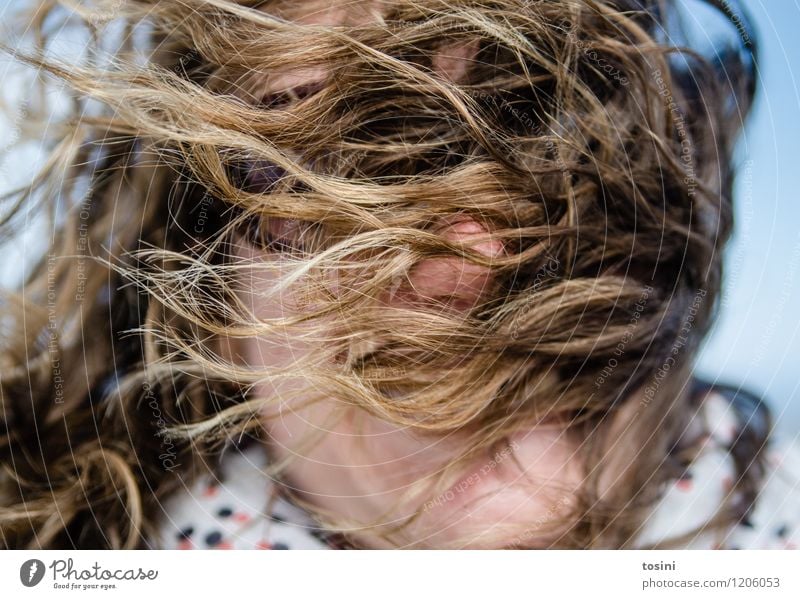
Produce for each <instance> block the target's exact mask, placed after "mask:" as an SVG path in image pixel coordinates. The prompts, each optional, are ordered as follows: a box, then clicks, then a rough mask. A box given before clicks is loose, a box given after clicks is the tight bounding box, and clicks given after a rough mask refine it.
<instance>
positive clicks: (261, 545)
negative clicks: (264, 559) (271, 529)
mask: <svg viewBox="0 0 800 599" xmlns="http://www.w3.org/2000/svg"><path fill="white" fill-rule="evenodd" d="M256 549H272V545H271V544H270V543H268V542H267V541H259V542H258V543H256Z"/></svg>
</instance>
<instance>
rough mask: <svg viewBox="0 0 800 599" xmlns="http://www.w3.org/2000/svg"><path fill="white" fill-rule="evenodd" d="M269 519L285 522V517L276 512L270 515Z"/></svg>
mask: <svg viewBox="0 0 800 599" xmlns="http://www.w3.org/2000/svg"><path fill="white" fill-rule="evenodd" d="M270 520H272V521H273V522H286V518H284V517H283V516H279V515H278V514H272V515H271V516H270Z"/></svg>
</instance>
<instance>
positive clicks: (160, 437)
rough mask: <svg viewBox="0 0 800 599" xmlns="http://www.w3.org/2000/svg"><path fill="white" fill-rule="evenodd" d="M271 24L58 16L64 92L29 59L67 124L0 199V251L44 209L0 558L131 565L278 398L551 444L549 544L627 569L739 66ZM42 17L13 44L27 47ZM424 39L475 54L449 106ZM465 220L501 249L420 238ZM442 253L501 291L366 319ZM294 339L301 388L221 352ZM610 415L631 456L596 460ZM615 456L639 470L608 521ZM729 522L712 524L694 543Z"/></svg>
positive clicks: (665, 464) (656, 462)
mask: <svg viewBox="0 0 800 599" xmlns="http://www.w3.org/2000/svg"><path fill="white" fill-rule="evenodd" d="M273 4H275V3H271V2H266V3H258V5H256V4H255V3H253V2H241V3H238V4H237V3H229V2H227V1H225V0H211V1H200V0H189V1H188V2H186V1H184V2H172V1H171V0H161V1H158V2H156V1H145V0H129V1H125V2H122V1H120V0H115V1H113V2H111V1H109V2H101V3H100V4H98V7H97V8H96V9H93V10H89V9H87V8H85V7H83V8H80V9H79V8H78V7H75V6H72V5H71V4H70V6H71V8H72V10H71V11H70V12H69V14H68V16H67V17H66V19H67V22H69V23H72V24H73V25H75V26H76V27H80V26H86V27H87V28H88V30H89V32H90V33H91V40H92V45H91V50H92V51H91V52H89V54H88V58H87V60H86V62H85V63H79V62H75V63H70V64H66V63H65V62H63V61H59V60H58V59H57V58H56V57H53V56H52V55H47V53H46V52H40V53H36V52H33V51H32V52H29V53H28V54H27V55H25V56H20V59H21V60H24V61H27V62H28V63H29V64H31V65H33V66H35V67H37V68H40V69H43V70H44V71H46V72H47V73H50V74H51V75H55V76H56V77H57V78H58V79H60V80H62V81H65V82H66V83H67V84H69V86H70V88H71V89H72V90H74V102H75V105H74V110H73V111H72V112H71V114H70V115H69V116H68V117H67V118H65V119H63V120H62V122H60V124H59V128H57V129H55V130H54V129H52V125H51V130H50V133H51V134H53V138H54V139H55V143H54V145H53V146H52V154H51V158H50V160H49V162H48V163H47V165H46V166H45V168H44V169H43V171H42V172H41V173H40V174H39V175H37V177H36V178H35V179H34V181H33V183H32V185H30V186H28V187H26V188H24V189H22V190H19V191H17V192H15V193H13V194H10V195H9V196H7V198H6V200H7V201H8V202H11V203H12V204H14V206H12V209H11V210H9V211H7V212H6V213H5V220H4V222H3V227H2V233H3V235H4V239H11V238H13V236H14V234H15V232H16V231H18V230H19V225H20V223H21V222H22V219H23V218H24V216H25V213H26V212H28V213H29V210H30V209H31V207H32V206H45V207H47V208H48V213H50V214H51V216H52V220H51V222H50V225H51V227H52V228H51V229H50V232H51V233H52V243H51V244H50V247H49V249H48V250H47V253H46V255H45V256H44V257H43V258H42V260H41V261H40V262H38V264H37V266H36V268H35V269H33V270H31V271H30V272H29V273H27V275H26V278H25V281H24V284H23V285H22V286H21V288H20V289H18V290H5V291H4V292H3V296H2V297H3V300H2V304H1V308H0V309H1V310H2V322H3V325H2V350H1V351H0V393H1V394H2V395H0V401H2V412H0V460H2V464H3V471H2V473H0V506H2V507H0V543H2V544H3V545H5V546H7V547H15V548H27V547H112V548H120V547H121V548H131V547H140V546H144V545H145V544H146V540H147V538H148V537H149V536H150V535H151V534H152V533H153V527H154V525H155V522H156V521H157V519H158V515H159V512H160V509H161V508H160V505H161V502H162V501H163V499H164V498H165V497H167V496H168V495H169V494H170V493H171V492H173V491H174V489H175V488H176V487H177V486H179V485H180V484H181V480H182V479H183V477H188V476H191V475H192V474H193V473H197V472H202V471H203V469H204V468H206V459H208V458H209V456H213V455H216V454H217V453H218V452H219V451H220V449H221V448H222V447H223V446H224V445H225V443H226V441H227V440H229V439H232V438H237V437H239V436H241V435H252V436H255V437H257V436H258V434H259V424H258V421H257V419H256V418H255V415H256V414H257V413H258V412H259V410H260V409H261V408H262V407H263V406H264V405H267V404H270V403H274V402H277V401H278V400H279V399H280V398H277V397H260V396H255V395H254V394H253V393H252V388H253V385H254V384H255V383H256V382H258V381H263V380H270V379H274V380H278V379H280V378H282V377H286V376H289V375H293V376H302V377H305V378H306V379H308V380H309V381H312V382H313V383H314V385H315V387H316V388H317V389H324V390H325V394H326V395H328V396H335V397H337V398H340V399H342V400H343V401H344V402H346V403H348V404H350V405H353V406H358V407H360V408H362V409H363V410H366V411H368V412H370V413H372V414H374V415H378V416H379V417H381V418H383V419H385V420H387V421H389V422H392V423H395V424H403V425H408V426H412V427H416V428H419V429H421V430H426V431H428V432H431V433H435V434H445V433H450V432H453V431H458V432H459V433H460V434H463V435H464V436H465V438H466V439H467V440H468V442H467V445H468V446H469V447H470V453H471V455H473V456H474V455H477V454H479V453H481V452H486V451H491V448H495V447H496V446H497V444H498V443H499V442H501V441H502V440H503V439H505V438H507V437H508V436H509V435H510V434H511V433H513V432H514V431H517V430H521V429H523V428H524V427H526V426H531V425H533V424H535V423H536V422H539V421H540V420H541V419H542V417H543V416H553V415H555V416H557V417H558V418H562V419H564V420H565V421H566V422H569V432H570V434H573V435H574V436H575V437H576V438H578V439H580V440H581V444H580V448H581V449H580V451H581V455H582V457H583V459H584V463H585V469H586V476H585V480H584V483H583V486H582V489H581V493H580V496H579V498H578V501H577V502H576V503H575V504H573V505H571V508H570V509H571V511H570V514H569V515H568V517H566V521H567V522H568V524H569V525H568V526H567V529H566V530H565V531H561V532H560V533H559V535H558V539H557V540H556V541H554V542H553V543H552V545H553V546H564V547H624V546H628V545H630V544H631V543H633V542H634V541H635V538H636V534H637V532H638V530H639V528H640V526H641V525H642V521H643V518H644V517H645V515H646V513H647V509H648V508H649V507H650V506H652V504H653V501H654V499H655V497H656V495H657V492H658V489H659V486H660V484H661V483H662V482H663V481H664V480H666V479H667V478H668V477H670V476H674V475H675V474H676V472H679V471H680V468H682V467H683V466H682V462H681V458H682V457H684V456H685V454H686V452H690V445H691V444H690V443H689V442H688V440H687V439H685V435H684V431H685V429H686V425H687V422H688V421H689V420H690V419H691V417H692V414H693V413H694V411H695V410H697V409H698V407H699V403H700V401H699V400H698V397H699V396H698V395H697V394H694V395H693V394H692V393H690V387H691V385H690V383H691V370H692V366H693V358H694V355H695V350H696V348H697V346H698V343H699V342H700V341H701V340H702V338H703V337H704V335H705V334H706V332H707V331H708V328H709V325H710V323H711V322H712V319H713V316H714V312H715V306H716V305H717V298H718V295H719V291H720V279H721V275H722V259H721V258H722V256H721V250H722V248H723V246H724V245H725V242H726V240H727V239H728V236H729V233H730V230H731V226H732V204H731V183H732V177H733V174H734V169H733V167H732V162H731V153H732V146H733V143H734V140H735V138H736V134H737V132H738V130H739V129H740V127H741V124H742V119H743V117H744V116H745V115H746V113H747V111H748V108H749V105H750V101H751V98H752V94H753V71H752V68H753V67H752V64H751V62H750V60H751V55H750V54H748V53H747V52H740V51H739V50H740V49H731V51H730V52H728V53H727V54H724V55H723V56H722V58H720V59H719V60H716V61H710V60H707V59H705V58H703V57H702V56H700V55H699V54H697V53H695V52H692V51H691V50H689V49H687V48H677V47H676V46H675V45H674V44H671V43H669V40H667V39H665V35H666V33H668V31H667V30H666V29H665V22H666V17H665V15H668V14H673V13H674V12H675V10H676V9H675V6H674V5H673V3H672V2H670V1H668V0H664V1H663V2H656V1H652V2H650V1H645V0H642V1H640V2H635V1H634V0H618V1H594V0H565V1H558V2H529V1H523V0H494V1H491V2H487V1H485V0H481V1H473V0H413V1H408V0H407V1H402V0H386V1H384V2H381V3H380V5H381V12H380V14H372V13H364V14H367V15H368V17H369V18H364V19H359V20H358V23H356V24H350V25H348V24H343V25H340V26H336V27H327V26H321V25H308V24H303V23H297V22H292V21H289V20H283V19H280V18H277V17H275V16H273V15H272V14H271V10H270V9H271V6H272V5H273ZM348 4H349V3H348ZM725 4H726V7H725V10H726V11H727V12H730V8H729V6H728V5H729V3H725ZM362 5H363V3H353V6H352V10H353V11H359V10H361V11H362V12H363V11H366V9H365V8H363V6H362ZM257 8H261V9H262V10H257ZM59 14H61V15H62V16H63V15H64V13H62V12H59V9H58V7H57V5H56V4H54V3H44V4H41V5H39V6H38V7H37V9H36V11H35V15H33V16H32V17H29V18H28V24H29V25H30V26H31V27H32V29H33V31H34V32H36V34H37V35H36V36H35V37H36V38H37V39H38V40H39V41H40V42H41V43H42V48H43V49H46V47H47V40H48V35H49V34H48V32H52V31H54V28H55V25H54V23H57V22H59V21H58V20H57V19H58V15H59ZM110 17H114V18H115V19H117V20H118V21H119V22H121V23H122V25H123V27H122V28H120V29H115V28H112V27H109V28H106V27H105V20H106V19H107V18H110ZM115 22H116V21H115ZM120 32H121V33H120ZM665 32H666V33H665ZM115 36H117V37H115ZM143 37H146V40H147V41H146V42H145V43H144V47H149V48H150V49H151V50H152V51H151V53H150V55H149V56H148V57H147V59H146V60H145V61H142V60H141V56H142V54H141V50H142V45H141V40H142V38H143ZM136 40H139V42H137V41H136ZM443 40H444V42H443ZM114 43H117V45H118V47H117V48H115V49H114V51H113V59H112V60H107V58H108V54H107V53H108V52H110V50H108V47H109V44H114ZM443 43H446V44H449V45H458V44H473V46H474V48H475V54H474V58H473V59H471V60H469V61H468V66H467V67H466V68H464V69H463V73H459V75H458V77H449V76H446V73H445V74H443V73H442V71H441V69H437V67H436V57H437V55H438V54H439V53H440V52H441V50H442V44H443ZM104 49H105V50H104ZM747 49H749V50H752V49H753V48H752V41H749V42H748V44H746V47H745V50H747ZM104 51H105V52H106V53H105V54H104V53H103V52H104ZM292 69H296V70H302V69H317V70H319V71H321V72H324V73H326V76H325V78H324V80H322V81H321V82H320V83H319V84H316V85H314V86H312V87H310V88H308V89H305V88H303V89H298V88H292V89H286V90H284V91H283V93H271V94H268V95H265V94H264V92H263V89H262V88H261V87H260V83H259V82H260V81H261V80H262V79H263V77H264V76H265V74H269V73H273V72H286V71H289V70H292ZM98 101H99V103H101V104H102V105H103V107H104V108H102V109H97V104H96V102H98ZM93 102H95V104H93ZM54 132H55V133H57V134H54ZM461 215H467V216H469V217H471V218H474V219H475V220H477V221H479V222H480V223H482V224H484V225H485V227H486V229H487V231H488V233H487V234H486V235H487V238H491V239H495V240H500V241H502V243H503V245H504V247H505V248H506V252H505V253H504V254H503V255H502V256H499V257H494V258H492V259H491V260H489V259H488V258H487V257H486V256H483V255H481V254H479V253H477V252H475V251H471V250H470V249H469V248H464V247H463V246H460V245H455V244H453V243H450V242H448V241H447V239H445V238H444V237H443V236H442V235H440V234H439V233H438V231H437V229H436V228H435V227H434V226H433V223H434V222H436V221H437V219H442V218H448V217H452V216H461ZM287 222H290V223H293V225H294V228H293V229H292V231H293V233H292V235H282V236H281V235H277V236H276V234H275V227H276V226H277V225H283V224H285V223H287ZM242 239H246V240H247V243H249V244H250V245H253V246H261V247H262V248H263V249H264V250H265V251H267V252H275V253H277V252H280V253H281V254H282V256H283V268H286V265H288V267H289V273H288V274H286V275H285V276H284V278H283V279H282V280H281V283H280V285H278V286H276V288H274V289H267V290H264V293H265V294H268V296H269V297H274V298H275V299H276V301H277V299H278V298H279V297H280V294H282V293H287V292H288V291H289V290H291V292H292V294H293V295H292V297H293V298H295V299H294V301H295V302H296V303H297V304H298V306H300V307H302V311H301V312H300V315H298V316H297V317H294V318H286V319H283V320H282V321H280V322H277V321H264V320H259V319H258V318H256V317H255V316H254V315H253V314H252V311H251V310H250V309H249V308H248V306H247V304H246V303H245V302H243V301H242V300H241V298H240V297H239V296H238V294H237V285H239V281H240V274H241V273H243V272H245V271H246V270H247V269H251V268H255V269H264V270H265V271H268V270H269V269H271V268H274V266H272V265H271V262H270V261H263V262H259V263H258V264H257V265H253V264H249V263H248V262H247V261H246V260H244V259H243V258H242V257H241V256H237V255H236V253H235V251H234V247H235V246H236V244H240V243H241V240H242ZM434 256H452V257H455V258H458V259H459V260H463V261H467V262H470V263H474V264H480V265H482V266H484V267H487V268H490V269H491V272H492V274H493V281H494V282H493V286H492V288H491V289H490V290H489V291H488V293H487V295H486V297H485V298H484V299H483V300H482V301H481V303H480V305H478V306H476V307H475V308H474V309H473V310H470V311H469V313H467V314H454V313H450V312H447V311H442V310H430V309H409V308H405V309H389V308H387V307H386V306H385V305H382V304H381V302H379V301H377V298H379V296H380V294H381V293H382V292H383V291H384V290H385V289H386V288H387V287H389V286H390V285H391V284H392V282H393V281H397V280H398V279H402V278H403V277H405V275H406V273H408V271H409V269H410V268H411V267H413V265H414V264H416V263H418V262H419V261H421V260H423V259H425V258H430V257H434ZM287 328H288V330H290V331H293V334H296V335H314V336H316V339H317V342H318V352H316V353H315V354H314V359H313V361H312V360H306V361H300V362H298V363H296V364H293V365H292V366H291V367H290V368H283V369H277V368H265V369H255V368H252V367H246V366H243V365H242V364H240V363H236V362H235V361H234V360H232V359H231V358H230V356H227V355H226V353H225V351H223V349H222V345H224V344H223V343H221V340H225V339H235V338H245V337H249V336H253V335H262V336H270V335H277V334H278V331H279V330H286V329H287ZM364 339H380V343H378V344H375V345H374V346H372V347H371V348H370V349H369V351H364V350H363V348H362V345H363V344H359V340H364ZM631 398H636V399H631ZM626 408H627V409H630V410H631V411H632V413H635V417H633V418H632V419H631V420H630V426H628V427H627V428H626V430H625V433H624V436H625V438H626V439H627V441H626V443H625V444H624V447H625V448H626V450H625V451H626V452H633V456H630V455H628V454H626V455H625V456H622V455H620V450H619V449H615V447H616V443H617V441H618V437H619V431H618V430H617V429H616V428H615V427H614V426H612V424H613V422H614V421H615V419H614V418H613V416H614V415H615V414H618V413H619V412H620V411H621V410H623V409H626ZM764 435H766V432H762V433H760V436H758V438H757V439H755V440H754V442H753V445H752V446H753V448H754V449H753V451H752V452H751V453H752V459H751V461H750V463H746V464H743V465H742V470H741V474H742V479H741V481H740V483H739V484H740V485H741V486H743V487H747V486H751V487H752V486H753V485H754V484H755V483H754V482H753V481H755V480H756V479H757V475H758V468H752V467H751V466H752V464H753V463H756V464H757V463H758V456H759V452H758V449H759V447H760V446H761V445H763V440H764V439H763V437H764ZM465 458H466V456H465ZM620 460H623V461H625V460H627V461H629V462H630V465H631V466H635V467H632V468H625V469H624V471H623V472H622V473H621V474H619V476H618V478H617V479H616V480H615V481H614V483H615V484H614V485H613V486H612V488H611V489H605V490H602V491H601V487H602V479H603V474H604V472H607V471H609V469H610V468H611V467H612V464H613V463H615V462H619V461H620ZM457 467H458V464H454V465H453V469H454V471H455V469H457ZM443 476H444V475H443ZM443 480H444V479H443ZM423 502H424V500H423ZM745 509H746V508H745ZM741 512H742V508H741V506H738V507H737V506H721V511H720V518H719V522H714V523H710V525H717V524H720V523H723V524H725V523H730V522H731V521H733V520H735V519H736V518H739V517H741ZM545 524H546V525H549V524H550V523H545ZM552 524H553V527H554V529H555V526H556V523H552ZM559 524H560V525H561V526H562V527H563V523H559ZM539 528H540V527H538V526H537V527H536V534H538V533H539ZM559 530H561V529H559ZM516 544H517V545H518V546H526V545H528V544H532V543H528V539H525V538H522V539H518V542H517V543H516Z"/></svg>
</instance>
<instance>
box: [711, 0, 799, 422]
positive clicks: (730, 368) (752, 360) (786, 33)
mask: <svg viewBox="0 0 800 599" xmlns="http://www.w3.org/2000/svg"><path fill="white" fill-rule="evenodd" d="M743 4H744V5H745V7H746V8H747V9H748V11H749V12H750V14H751V16H752V18H753V21H754V23H755V27H756V29H757V31H758V35H759V41H760V45H761V55H760V85H761V89H760V91H759V96H758V98H757V100H756V105H755V107H754V111H753V114H752V117H751V120H750V122H749V124H748V127H747V130H746V131H745V134H744V136H743V137H742V139H741V143H740V147H739V160H740V162H741V163H742V169H741V172H740V176H739V180H738V182H737V195H736V198H735V202H736V204H735V216H736V220H737V224H736V230H735V233H734V239H733V242H732V244H731V245H730V246H729V248H728V253H727V260H726V267H727V271H726V285H725V294H724V301H723V304H722V312H721V315H720V316H721V317H720V320H719V321H718V323H717V326H716V327H715V328H714V330H713V332H712V334H711V336H710V338H709V339H708V342H707V343H706V345H705V346H704V348H703V351H702V354H701V356H700V359H699V363H698V370H699V372H700V373H702V374H705V375H707V376H710V377H712V378H716V377H719V378H720V380H724V381H728V382H732V383H735V384H742V385H743V386H745V387H747V388H751V389H753V390H755V391H757V392H759V393H762V394H764V395H765V396H766V397H767V399H768V401H769V402H770V404H771V405H772V407H773V411H774V412H775V416H776V420H778V421H779V427H780V428H781V429H782V430H783V432H784V433H789V434H790V435H791V436H795V435H797V434H798V429H800V198H798V195H799V193H798V190H800V162H798V161H800V151H798V150H799V149H800V72H798V71H799V70H800V69H799V67H800V3H798V1H797V0H768V1H767V0H764V1H762V0H750V1H745V2H743Z"/></svg>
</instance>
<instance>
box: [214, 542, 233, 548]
mask: <svg viewBox="0 0 800 599" xmlns="http://www.w3.org/2000/svg"><path fill="white" fill-rule="evenodd" d="M214 549H233V544H232V543H217V544H216V545H214Z"/></svg>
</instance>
